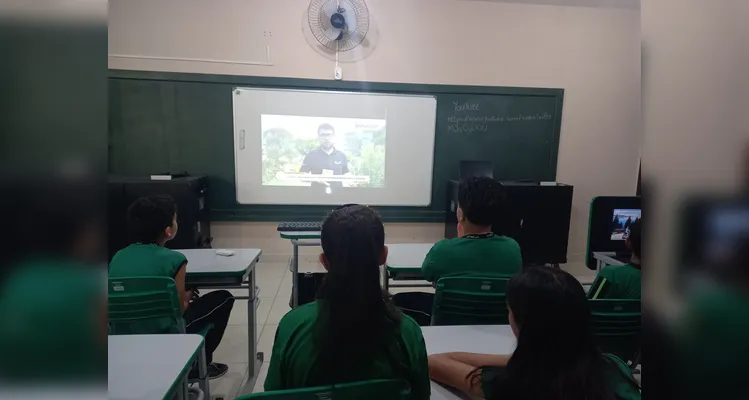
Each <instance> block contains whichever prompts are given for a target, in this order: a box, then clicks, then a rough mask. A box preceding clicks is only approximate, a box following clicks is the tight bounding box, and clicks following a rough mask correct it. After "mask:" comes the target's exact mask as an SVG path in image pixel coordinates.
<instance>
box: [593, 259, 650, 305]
mask: <svg viewBox="0 0 749 400" xmlns="http://www.w3.org/2000/svg"><path fill="white" fill-rule="evenodd" d="M641 292H642V272H641V271H640V268H639V267H636V266H634V265H632V264H626V265H609V266H606V267H604V268H603V269H602V270H601V271H600V272H598V276H596V279H595V280H594V281H593V285H592V286H591V287H590V290H588V298H590V299H639V298H640V294H641Z"/></svg>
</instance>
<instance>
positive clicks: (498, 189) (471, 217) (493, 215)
mask: <svg viewBox="0 0 749 400" xmlns="http://www.w3.org/2000/svg"><path fill="white" fill-rule="evenodd" d="M503 199H504V190H503V189H502V184H501V183H499V182H498V181H497V180H495V179H493V178H489V177H487V176H481V177H472V178H466V179H463V180H462V181H460V185H459V186H458V206H459V207H460V208H461V209H462V210H463V216H465V217H466V219H467V220H468V221H470V222H472V223H474V224H476V225H479V226H490V225H492V224H493V223H495V222H497V218H498V217H499V212H500V209H501V203H502V201H503Z"/></svg>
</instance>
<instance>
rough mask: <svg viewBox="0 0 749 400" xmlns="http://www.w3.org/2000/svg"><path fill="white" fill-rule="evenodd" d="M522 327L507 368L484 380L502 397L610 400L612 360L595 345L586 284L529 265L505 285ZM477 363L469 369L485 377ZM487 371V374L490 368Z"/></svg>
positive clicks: (475, 378) (473, 376) (476, 376)
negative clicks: (473, 369) (609, 377)
mask: <svg viewBox="0 0 749 400" xmlns="http://www.w3.org/2000/svg"><path fill="white" fill-rule="evenodd" d="M507 304H508V306H509V308H510V310H511V311H512V314H513V317H514V319H515V322H516V324H517V326H518V329H519V333H518V338H517V348H516V349H515V352H514V353H513V354H512V356H511V357H510V360H509V362H508V363H507V368H506V369H505V370H504V371H503V372H502V373H500V374H496V375H495V376H494V377H493V379H492V380H491V381H489V382H483V386H484V387H486V386H487V385H489V386H490V387H492V390H491V391H490V392H491V393H497V394H499V393H501V395H502V398H503V399H534V400H535V399H538V400H542V399H543V400H561V399H570V400H571V399H574V400H610V399H612V400H613V399H615V398H616V397H614V392H613V390H612V389H611V388H610V386H609V385H608V379H607V378H608V373H610V372H611V371H612V369H610V368H614V367H613V366H611V367H609V365H608V362H607V361H606V360H605V359H604V357H603V356H602V354H601V353H600V352H599V350H598V349H597V348H596V344H595V341H594V338H593V335H592V332H591V329H590V309H589V307H588V300H587V298H586V295H585V291H584V290H583V287H582V285H580V283H579V282H578V281H577V279H575V278H574V277H573V276H572V275H570V274H568V273H567V272H564V271H561V270H557V269H552V268H548V267H530V268H527V269H525V270H523V271H522V272H520V273H519V274H518V275H515V276H514V277H513V278H512V279H510V282H509V283H508V285H507ZM482 371H483V369H481V368H479V369H477V370H475V371H473V372H472V373H471V379H472V382H473V383H474V384H477V383H479V382H480V381H481V372H482ZM487 375H488V374H487Z"/></svg>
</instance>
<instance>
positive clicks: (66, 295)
mask: <svg viewBox="0 0 749 400" xmlns="http://www.w3.org/2000/svg"><path fill="white" fill-rule="evenodd" d="M6 268H8V270H6V271H7V275H6V276H5V277H4V278H3V280H2V288H0V315H2V323H1V324H0V380H2V381H4V380H6V379H7V380H24V381H25V380H28V379H37V380H40V381H41V380H44V381H51V380H58V379H59V380H69V379H72V378H75V379H81V378H83V379H87V378H96V377H97V376H98V377H101V376H102V375H101V373H102V372H103V373H104V375H106V370H107V363H106V356H107V354H106V352H107V350H106V349H107V343H106V333H107V332H106V313H105V311H106V282H105V279H104V278H105V274H104V270H103V268H96V267H93V266H90V265H87V264H82V263H80V262H77V261H70V260H53V259H46V260H42V259H39V260H33V261H29V262H26V263H23V264H19V265H16V266H14V267H12V268H11V267H8V266H6Z"/></svg>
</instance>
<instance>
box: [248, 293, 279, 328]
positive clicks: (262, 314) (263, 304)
mask: <svg viewBox="0 0 749 400" xmlns="http://www.w3.org/2000/svg"><path fill="white" fill-rule="evenodd" d="M273 300H274V299H273V298H268V297H263V298H258V299H257V301H258V302H259V304H258V306H257V308H256V309H255V324H256V325H259V326H260V327H262V326H263V325H265V321H266V320H267V319H268V314H270V307H271V306H272V305H273ZM245 325H246V324H245Z"/></svg>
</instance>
